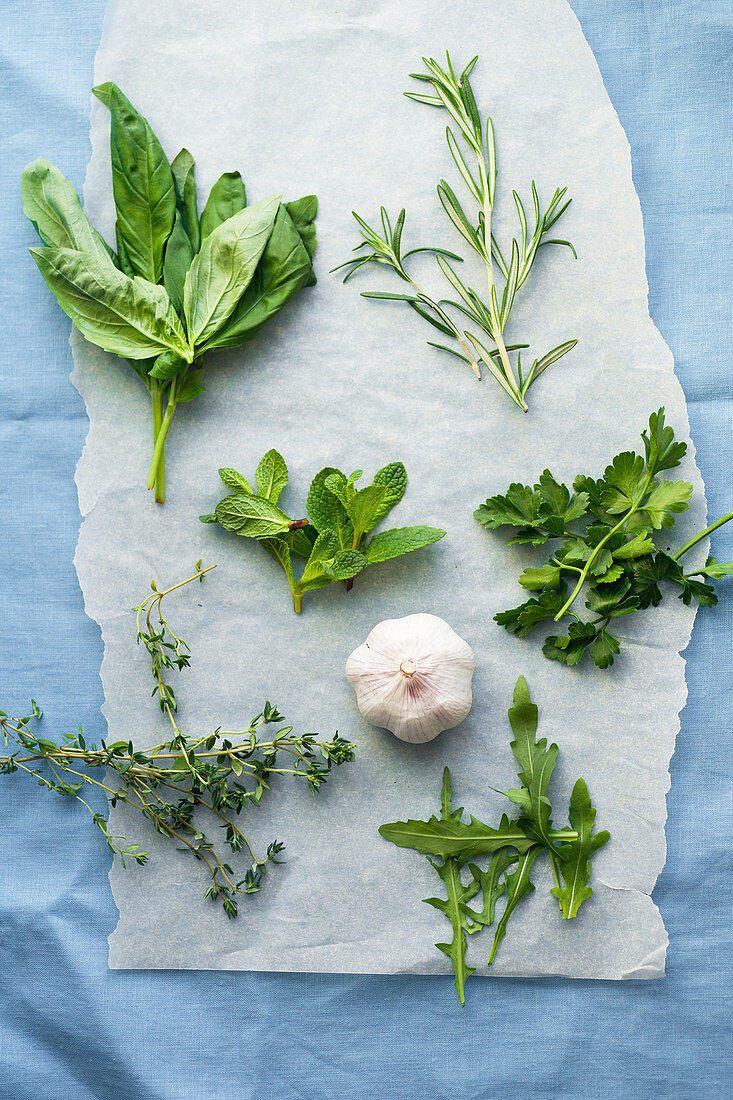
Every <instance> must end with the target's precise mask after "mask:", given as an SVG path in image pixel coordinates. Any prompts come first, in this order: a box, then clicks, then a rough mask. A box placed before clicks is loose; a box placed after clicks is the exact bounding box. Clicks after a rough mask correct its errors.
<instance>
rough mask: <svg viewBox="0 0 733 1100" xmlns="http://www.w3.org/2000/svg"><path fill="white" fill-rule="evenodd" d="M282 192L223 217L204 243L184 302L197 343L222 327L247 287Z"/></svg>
mask: <svg viewBox="0 0 733 1100" xmlns="http://www.w3.org/2000/svg"><path fill="white" fill-rule="evenodd" d="M279 205H280V197H279V196H278V195H275V196H273V197H272V198H269V199H262V200H261V201H260V202H257V203H255V204H254V206H248V207H247V208H246V209H244V210H240V212H239V213H238V214H235V215H234V217H232V218H229V219H227V221H225V222H222V224H221V225H219V226H217V228H216V229H214V230H213V231H212V232H211V233H210V234H209V236H208V237H205V238H204V240H203V241H202V243H201V249H200V251H199V253H198V255H197V256H196V257H195V258H194V261H193V263H192V264H191V267H190V268H189V270H188V274H187V275H186V283H185V287H184V292H183V306H184V311H185V314H186V321H187V323H188V333H189V338H190V340H191V342H192V343H193V344H203V343H205V341H206V339H207V338H208V337H210V336H213V334H214V333H215V332H216V331H217V329H219V328H221V326H222V325H223V324H224V322H225V321H226V320H227V319H228V317H229V316H230V314H231V313H232V310H233V309H234V307H235V306H236V304H237V302H238V301H239V299H240V298H241V297H242V294H243V293H244V291H245V290H246V289H247V287H248V286H249V283H250V281H251V279H252V276H253V275H254V273H255V269H256V267H257V264H258V263H259V261H260V257H261V256H262V253H263V251H264V248H265V245H266V244H267V241H268V239H269V237H270V234H271V233H272V227H273V223H274V221H275V215H276V214H277V210H278V206H279Z"/></svg>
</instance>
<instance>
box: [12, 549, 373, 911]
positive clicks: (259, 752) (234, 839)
mask: <svg viewBox="0 0 733 1100" xmlns="http://www.w3.org/2000/svg"><path fill="white" fill-rule="evenodd" d="M213 568H215V567H214V566H213V565H212V566H209V567H208V568H207V569H202V568H201V563H200V562H197V564H196V571H195V573H194V574H193V576H191V577H188V578H187V579H186V580H184V581H181V582H180V583H179V584H174V585H172V586H171V587H170V588H166V589H165V590H164V591H159V590H158V588H157V586H156V584H155V581H153V582H152V584H151V588H152V592H151V594H150V595H149V596H148V597H147V598H146V599H145V600H143V602H142V603H141V604H140V606H139V607H137V608H135V609H134V610H135V611H136V612H137V641H138V644H139V645H140V644H142V645H143V646H144V647H145V649H146V650H147V651H148V654H149V655H150V659H151V666H152V673H153V682H154V688H153V695H157V697H158V704H159V706H160V709H161V711H162V712H163V714H164V715H165V716H166V718H167V719H168V721H169V722H170V725H171V728H172V736H171V737H170V739H169V740H167V741H163V742H161V743H159V744H155V745H153V746H152V747H151V748H145V749H139V748H136V747H135V745H134V744H133V742H132V740H130V741H115V742H113V743H112V744H108V743H107V742H105V741H102V742H101V744H100V745H99V746H97V745H95V744H90V745H88V744H87V743H86V741H85V739H84V736H83V734H82V732H81V727H80V728H79V732H78V733H75V734H65V735H64V737H63V738H62V740H61V741H59V742H58V743H57V742H55V741H52V740H49V739H48V738H46V737H40V736H38V735H37V734H36V733H34V732H33V731H32V729H31V726H30V723H31V722H32V721H33V720H34V719H39V718H40V717H41V713H42V712H41V711H40V710H39V708H38V707H37V705H36V703H35V702H33V706H32V711H31V714H30V715H27V716H26V717H24V718H18V719H11V718H9V717H8V715H7V714H6V713H5V712H4V711H0V729H1V730H2V735H3V738H4V741H5V746H6V748H8V747H9V746H12V749H11V751H10V752H9V753H6V754H5V755H0V774H3V775H10V774H12V773H13V772H17V771H23V772H26V773H27V774H29V775H32V776H33V777H34V779H35V780H36V781H37V782H38V784H39V786H41V787H44V788H45V789H46V790H49V791H56V793H57V794H61V795H65V796H67V797H70V798H75V799H76V800H77V801H78V802H81V803H82V805H84V806H86V808H87V809H88V810H89V812H90V814H91V815H92V819H93V821H94V823H95V825H97V826H99V828H100V829H101V830H102V832H103V833H104V836H105V839H106V842H107V846H108V848H109V849H110V851H111V852H112V854H113V855H116V856H119V858H120V861H121V863H122V866H123V867H125V866H126V865H127V861H128V860H130V861H134V862H135V863H139V864H144V863H145V862H146V861H147V858H148V853H147V852H144V851H143V850H142V849H141V847H140V845H139V844H131V843H129V842H128V840H127V838H126V837H124V836H118V835H114V834H113V833H111V832H110V830H109V825H108V821H107V818H106V817H105V816H104V815H103V814H102V813H98V812H96V811H95V810H94V809H93V808H92V807H91V806H90V805H89V803H88V802H86V800H85V799H84V798H83V797H82V795H81V794H80V792H81V791H82V790H85V789H87V788H89V787H98V788H101V789H102V790H103V791H105V793H106V794H107V796H108V798H109V801H110V804H111V805H112V806H116V805H117V803H118V802H124V803H126V804H127V805H128V806H130V807H132V809H134V810H137V811H139V812H140V813H141V814H142V815H143V817H145V818H147V820H148V821H150V822H151V823H152V825H153V826H154V828H155V829H156V830H157V831H158V832H159V833H162V834H163V835H164V836H168V837H170V838H171V840H173V841H175V843H176V846H177V848H178V851H183V852H190V853H191V855H193V856H194V857H195V858H196V859H197V860H200V861H201V862H203V863H204V865H205V866H206V870H207V875H208V888H207V890H206V892H205V894H204V897H205V898H210V899H211V900H212V901H217V902H220V903H221V905H222V906H223V909H224V912H225V913H226V915H227V916H228V917H236V915H237V904H238V900H239V897H240V895H242V894H254V893H257V892H258V891H259V890H261V889H262V886H263V883H264V878H265V874H266V871H267V868H268V866H269V865H270V864H277V863H281V862H282V860H280V859H278V858H277V857H278V856H279V855H280V853H281V852H282V850H283V848H284V844H283V843H282V841H280V840H273V841H272V843H270V844H269V845H268V846H267V850H266V852H265V854H264V855H263V856H256V855H255V853H254V850H253V848H252V846H251V844H250V841H249V840H248V839H247V837H246V835H245V834H244V832H243V831H242V830H241V828H240V827H239V825H238V824H237V823H236V819H237V818H238V816H239V814H240V813H241V812H242V810H244V809H245V807H247V806H248V805H250V804H251V805H254V806H258V805H259V804H260V802H261V800H262V797H263V795H264V794H265V792H266V791H268V790H270V788H271V785H272V782H273V779H274V778H275V777H276V776H278V775H293V776H296V777H298V778H299V779H303V780H305V782H306V783H307V784H308V786H309V788H310V790H311V791H312V792H313V794H315V793H316V792H317V791H318V789H319V788H320V786H321V785H322V784H323V783H325V782H326V779H327V778H328V775H329V773H330V772H331V768H332V767H334V766H335V767H337V766H338V765H340V764H343V763H345V762H347V761H350V760H353V759H354V746H353V745H351V744H350V743H349V742H348V741H345V740H344V739H343V738H341V737H338V736H335V737H333V738H331V740H330V741H321V740H318V737H317V735H316V734H313V733H305V734H295V733H293V727H292V726H284V725H283V724H282V723H284V721H285V719H284V718H283V716H282V715H281V714H279V713H278V710H277V708H276V707H274V706H272V704H270V703H265V705H264V707H263V709H262V711H261V712H260V713H259V714H257V715H256V716H255V717H254V718H253V719H252V720H251V722H250V723H249V725H248V726H247V728H246V729H244V730H242V731H241V732H237V733H230V732H228V731H225V730H222V729H216V730H214V731H213V732H212V733H209V734H204V735H203V736H201V737H193V738H192V737H189V736H187V735H186V734H184V733H182V732H181V730H180V729H179V726H178V718H177V710H178V706H177V702H176V697H175V693H174V690H173V687H172V686H171V684H169V683H168V682H167V680H166V679H165V677H166V675H167V672H168V671H169V670H170V669H172V668H177V669H183V668H186V667H187V666H188V665H189V663H190V650H189V647H188V645H187V644H186V642H185V641H184V640H183V638H180V637H178V636H177V635H176V634H175V633H174V632H173V631H172V630H171V628H170V626H169V625H168V623H167V622H166V619H165V618H164V615H163V609H162V603H163V600H164V598H165V597H166V596H167V595H168V594H169V593H171V592H175V591H176V589H178V588H181V587H183V585H186V584H190V583H191V582H192V581H195V580H201V581H203V579H204V575H205V574H206V573H208V572H209V570H211V569H213ZM269 726H275V727H278V728H276V732H274V733H269V732H268V733H266V734H264V736H263V735H262V734H261V733H260V730H262V729H263V727H269ZM281 757H282V758H283V759H282V761H281ZM39 765H45V769H44V770H41V768H40V766H39ZM82 768H83V769H89V770H88V771H87V770H85V771H82V770H80V769H82ZM101 768H106V769H107V774H106V776H105V778H104V780H103V779H101V778H100V779H95V778H94V776H93V774H90V772H94V771H97V769H101ZM206 819H209V820H210V821H211V822H212V823H213V824H214V825H216V826H217V833H216V836H215V837H211V836H210V835H208V834H207V833H206V832H205V831H204V830H205V827H206V826H205V820H206ZM218 830H223V836H222V834H221V832H219V831H218ZM225 848H228V849H229V850H230V851H231V853H232V855H234V856H236V855H237V854H238V853H240V852H245V854H246V857H247V860H248V861H249V860H251V863H249V865H248V866H247V869H246V871H245V873H244V875H243V877H241V878H238V877H237V873H236V872H235V870H234V868H233V867H232V865H231V863H229V862H228V859H231V858H232V857H231V856H229V855H228V854H226V853H225V852H223V849H225ZM240 873H241V872H240Z"/></svg>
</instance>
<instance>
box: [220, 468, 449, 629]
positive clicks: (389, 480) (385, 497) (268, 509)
mask: <svg viewBox="0 0 733 1100" xmlns="http://www.w3.org/2000/svg"><path fill="white" fill-rule="evenodd" d="M219 476H220V477H221V479H222V481H223V482H224V484H225V485H226V487H227V488H228V489H231V490H232V492H231V493H230V495H229V496H226V497H224V499H223V500H220V501H219V503H218V504H217V506H216V510H215V511H214V512H212V513H210V514H209V515H204V516H200V517H199V518H200V519H201V521H202V523H219V524H220V525H221V526H222V527H224V528H225V529H226V530H227V531H232V532H233V533H234V534H237V535H242V536H244V537H245V538H252V539H256V540H257V541H258V542H259V543H260V545H261V546H262V548H263V549H264V550H265V551H266V552H267V553H268V554H269V555H270V557H272V558H274V559H275V561H276V562H277V563H278V564H279V565H280V567H281V568H282V570H283V572H284V573H285V575H286V577H287V579H288V584H289V585H290V591H291V593H292V596H293V608H294V610H295V611H296V612H300V611H301V610H302V607H303V596H304V595H305V593H306V592H311V591H314V590H315V589H317V588H326V587H327V586H328V585H330V584H334V583H335V582H336V581H343V582H344V584H345V587H346V590H347V591H350V590H351V588H352V586H353V581H354V577H356V576H357V575H358V574H359V573H361V572H363V571H364V570H365V569H366V568H367V567H368V566H370V565H376V564H377V563H379V562H384V561H388V560H389V559H390V558H398V557H402V555H403V554H409V553H411V552H412V551H413V550H420V549H422V547H424V546H430V545H431V544H432V543H434V542H437V541H438V539H442V538H443V536H444V535H445V531H441V530H440V529H439V528H437V527H425V526H420V527H394V528H390V529H389V530H387V531H378V532H377V533H376V534H374V535H372V532H373V531H374V529H375V528H376V527H377V526H378V525H379V524H380V523H381V522H382V520H383V519H385V518H386V516H387V515H388V514H389V512H391V510H392V509H393V508H394V507H395V505H397V504H399V502H400V501H401V500H402V497H403V496H404V493H405V489H406V488H407V471H406V470H405V467H404V466H403V464H402V463H401V462H391V463H389V465H388V466H384V467H383V468H382V469H381V470H378V471H377V473H376V474H375V477H374V481H373V482H372V484H371V485H367V486H364V487H363V488H358V487H357V482H359V481H360V480H361V478H362V476H363V471H361V470H355V471H354V472H353V473H352V474H349V476H348V477H347V475H346V474H344V473H343V472H342V471H341V470H338V469H336V467H335V466H326V467H324V469H323V470H320V471H319V472H318V473H317V474H316V476H315V477H314V478H313V481H312V482H311V486H310V489H309V491H308V497H307V501H306V508H307V511H308V518H306V519H293V518H291V517H290V516H288V515H287V514H286V513H285V512H283V511H282V509H281V508H280V507H279V505H278V500H279V498H280V494H281V492H282V490H283V489H284V488H285V486H286V485H287V483H288V469H287V466H286V465H285V460H284V459H283V457H282V455H280V454H278V452H277V451H275V450H272V451H268V452H267V454H266V455H264V457H263V458H262V459H261V461H260V464H259V466H258V467H257V473H256V475H255V488H254V489H253V488H252V485H251V483H250V482H249V481H248V480H247V478H245V477H244V476H243V475H242V474H240V473H238V472H237V471H236V470H232V469H231V468H229V467H224V468H222V469H220V470H219ZM294 559H300V560H301V561H303V562H304V563H305V564H304V566H303V568H302V570H301V571H300V573H299V575H296V569H295V565H294Z"/></svg>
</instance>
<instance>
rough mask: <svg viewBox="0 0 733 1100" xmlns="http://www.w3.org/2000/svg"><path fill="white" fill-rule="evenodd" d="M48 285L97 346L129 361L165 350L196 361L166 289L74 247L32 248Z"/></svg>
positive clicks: (84, 334)
mask: <svg viewBox="0 0 733 1100" xmlns="http://www.w3.org/2000/svg"><path fill="white" fill-rule="evenodd" d="M30 253H31V255H32V256H33V259H34V260H35V261H36V263H37V264H38V268H39V270H40V272H41V274H42V275H43V278H44V279H45V280H46V285H47V286H48V288H49V290H50V291H51V292H52V293H53V294H54V296H55V297H56V301H57V302H58V303H59V305H60V306H61V308H62V309H63V311H64V313H66V314H67V315H68V316H69V317H70V318H71V320H72V321H73V322H74V324H75V325H76V327H77V328H78V329H79V331H80V332H81V334H82V336H84V337H86V339H87V340H89V341H90V342H91V343H92V344H96V345H97V346H98V347H100V348H104V350H105V351H111V352H114V353H115V354H116V355H124V356H126V357H127V358H128V359H148V358H150V356H152V355H159V354H160V353H161V352H162V351H168V350H172V351H175V352H178V353H179V354H180V355H181V356H182V357H183V358H187V359H189V360H190V358H191V355H190V349H189V347H188V345H187V343H186V337H185V334H184V332H183V329H182V327H181V322H180V321H179V320H178V316H177V315H176V312H175V310H174V309H173V306H172V305H171V302H170V299H169V297H168V295H167V293H166V291H165V290H164V288H163V287H162V286H154V285H153V284H152V283H149V282H147V280H145V279H140V278H136V279H129V278H128V277H127V275H125V274H123V273H122V272H121V271H118V270H117V268H116V267H114V266H113V265H112V264H105V263H104V262H103V261H102V260H101V259H100V257H99V256H98V254H96V253H91V252H76V251H73V250H72V249H70V248H31V250H30Z"/></svg>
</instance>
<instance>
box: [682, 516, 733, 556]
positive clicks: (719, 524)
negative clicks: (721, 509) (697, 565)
mask: <svg viewBox="0 0 733 1100" xmlns="http://www.w3.org/2000/svg"><path fill="white" fill-rule="evenodd" d="M732 519H733V512H729V513H728V515H727V516H723V517H722V519H719V520H716V522H715V523H711V524H710V526H709V527H706V528H705V530H704V531H701V532H700V534H699V535H694V536H693V537H692V538H691V539H689V541H688V542H686V543H685V545H684V546H681V547H680V548H679V550H678V551H677V552H676V553H675V554H672V560H673V561H679V559H680V558H681V557H682V555H683V554H686V553H687V551H688V550H692V548H693V546H696V545H697V543H698V542H700V541H701V540H702V539H704V538H706V537H707V536H708V535H710V534H712V532H713V531H717V529H718V528H719V527H722V526H723V524H724V523H728V522H729V521H730V520H732Z"/></svg>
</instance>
